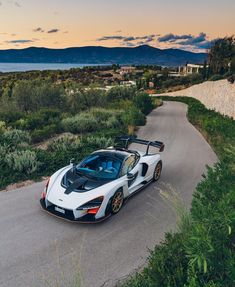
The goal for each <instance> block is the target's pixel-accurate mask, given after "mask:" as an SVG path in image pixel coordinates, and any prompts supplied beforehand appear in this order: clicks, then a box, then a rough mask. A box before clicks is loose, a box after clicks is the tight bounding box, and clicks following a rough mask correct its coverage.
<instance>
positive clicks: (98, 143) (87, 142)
mask: <svg viewBox="0 0 235 287" xmlns="http://www.w3.org/2000/svg"><path fill="white" fill-rule="evenodd" d="M113 144H114V141H113V139H112V138H109V137H104V136H100V137H99V136H88V137H82V138H81V145H82V146H83V147H86V146H89V148H91V149H93V150H94V149H99V148H107V147H109V146H112V145H113Z"/></svg>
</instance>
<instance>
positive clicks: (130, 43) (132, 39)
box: [96, 34, 158, 47]
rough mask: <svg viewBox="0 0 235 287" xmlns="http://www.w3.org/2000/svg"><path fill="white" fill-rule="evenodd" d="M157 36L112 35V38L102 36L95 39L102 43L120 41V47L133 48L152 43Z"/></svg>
mask: <svg viewBox="0 0 235 287" xmlns="http://www.w3.org/2000/svg"><path fill="white" fill-rule="evenodd" d="M157 36H158V35H154V34H152V35H144V36H121V35H112V36H103V37H101V38H98V39H96V41H97V42H102V41H120V45H122V46H127V47H134V46H139V45H146V44H148V43H150V42H153V41H154V40H155V39H156V37H157Z"/></svg>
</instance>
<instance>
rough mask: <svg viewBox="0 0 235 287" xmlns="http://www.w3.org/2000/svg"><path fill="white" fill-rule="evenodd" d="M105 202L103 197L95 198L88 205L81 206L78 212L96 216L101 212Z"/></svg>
mask: <svg viewBox="0 0 235 287" xmlns="http://www.w3.org/2000/svg"><path fill="white" fill-rule="evenodd" d="M103 200H104V197H103V196H100V197H97V198H95V199H93V200H91V201H88V202H87V203H85V204H83V205H81V206H79V207H78V208H77V210H83V211H87V213H88V214H96V213H97V212H98V211H99V209H100V206H101V204H102V202H103Z"/></svg>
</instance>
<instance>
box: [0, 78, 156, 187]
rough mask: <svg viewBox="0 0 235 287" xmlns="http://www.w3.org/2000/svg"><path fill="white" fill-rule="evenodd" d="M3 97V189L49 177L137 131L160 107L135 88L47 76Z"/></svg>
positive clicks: (0, 164) (19, 84) (14, 88)
mask: <svg viewBox="0 0 235 287" xmlns="http://www.w3.org/2000/svg"><path fill="white" fill-rule="evenodd" d="M0 101H1V106H0V169H1V174H0V188H3V187H5V186H6V185H8V184H10V183H13V182H17V181H20V180H25V179H29V178H32V179H34V178H39V177H40V176H44V175H50V174H51V173H52V172H54V171H55V170H57V169H58V168H59V167H62V166H64V165H66V164H68V163H69V160H70V159H71V158H75V159H76V161H79V160H81V159H82V158H83V157H84V156H85V155H86V154H88V153H89V152H91V151H93V150H94V149H97V148H101V147H104V146H106V145H107V144H108V145H110V144H111V143H112V139H113V138H114V137H115V136H117V135H120V134H126V133H128V132H129V133H130V134H132V133H134V129H135V126H137V125H144V124H145V121H146V119H145V115H147V114H148V113H149V112H150V111H151V110H152V109H153V108H154V106H156V102H154V101H152V99H151V98H150V97H149V96H148V95H147V94H145V93H139V92H137V90H136V89H134V88H124V87H123V88H122V87H118V88H113V89H111V90H109V91H108V92H106V91H104V90H101V89H94V88H92V87H88V88H86V89H85V88H83V87H81V86H80V85H77V84H76V83H73V84H71V85H70V88H69V89H64V88H63V86H61V85H56V84H55V83H53V82H51V81H48V80H45V81H38V80H32V81H30V80H28V81H27V80H22V81H18V82H16V83H15V84H14V85H13V86H12V87H11V93H9V94H7V93H5V92H4V94H3V95H2V97H1V98H0ZM46 140H47V141H46ZM35 144H36V145H35Z"/></svg>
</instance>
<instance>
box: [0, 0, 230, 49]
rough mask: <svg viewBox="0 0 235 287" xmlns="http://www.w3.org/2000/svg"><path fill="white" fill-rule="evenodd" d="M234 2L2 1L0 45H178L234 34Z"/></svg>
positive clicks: (202, 45)
mask: <svg viewBox="0 0 235 287" xmlns="http://www.w3.org/2000/svg"><path fill="white" fill-rule="evenodd" d="M234 15H235V0H223V1H222V0H193V1H192V0H40V1H38V0H0V49H13V48H14V49H19V48H26V47H31V46H36V47H48V48H66V47H80V46H106V47H135V46H139V45H146V44H147V45H151V46H153V47H157V48H160V49H165V48H180V49H184V50H189V51H196V52H203V51H205V50H207V49H208V48H209V47H210V45H211V43H213V41H214V40H215V39H218V38H221V37H225V36H231V35H233V34H235V16H234Z"/></svg>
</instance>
